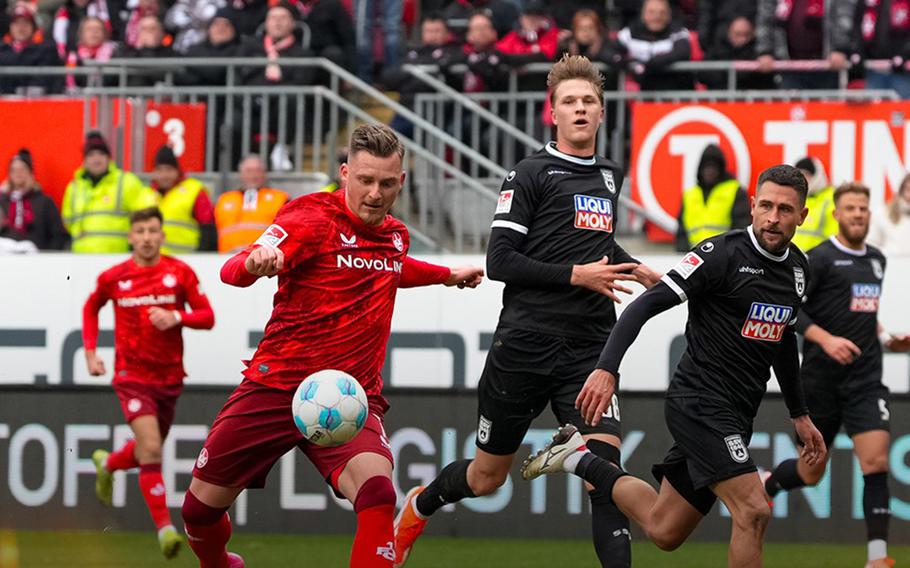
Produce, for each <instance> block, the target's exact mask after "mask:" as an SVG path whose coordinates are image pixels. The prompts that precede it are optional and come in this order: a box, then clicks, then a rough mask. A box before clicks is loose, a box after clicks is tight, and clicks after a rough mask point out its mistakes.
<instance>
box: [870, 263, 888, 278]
mask: <svg viewBox="0 0 910 568" xmlns="http://www.w3.org/2000/svg"><path fill="white" fill-rule="evenodd" d="M869 262H870V263H871V264H872V274H874V275H875V277H876V278H878V279H879V280H881V279H882V278H884V277H885V269H884V267H883V266H882V263H881V262H879V260H878V259H877V258H873V259H872V260H871V261H869Z"/></svg>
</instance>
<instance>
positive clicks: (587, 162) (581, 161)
mask: <svg viewBox="0 0 910 568" xmlns="http://www.w3.org/2000/svg"><path fill="white" fill-rule="evenodd" d="M544 147H545V148H546V149H547V152H548V153H549V154H550V155H552V156H556V157H557V158H559V159H561V160H565V161H567V162H572V163H573V164H578V165H580V166H593V165H594V164H596V163H597V156H591V157H590V158H579V157H578V156H572V155H570V154H566V153H564V152H560V151H559V150H557V149H556V142H548V143H547V145H546V146H544Z"/></svg>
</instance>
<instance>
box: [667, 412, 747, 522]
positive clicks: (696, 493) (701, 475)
mask: <svg viewBox="0 0 910 568" xmlns="http://www.w3.org/2000/svg"><path fill="white" fill-rule="evenodd" d="M664 416H665V417H666V420H667V429H668V430H669V431H670V435H671V436H673V441H674V442H675V443H674V444H673V447H671V448H670V451H669V452H667V456H666V457H665V458H664V461H663V463H659V464H656V465H655V466H654V467H652V468H651V472H652V473H653V474H654V477H656V478H657V482H658V483H660V482H661V481H663V479H664V478H665V477H666V478H667V481H669V482H670V485H672V486H673V488H674V489H676V491H678V492H679V494H680V495H682V496H683V497H684V498H685V499H686V501H688V502H689V503H691V504H692V506H693V507H695V508H696V509H698V511H700V512H701V514H703V515H707V514H708V512H710V511H711V507H713V506H714V502H715V501H717V496H716V495H714V492H713V491H711V485H713V484H715V483H718V482H720V481H724V480H725V479H730V478H733V477H736V476H738V475H744V474H747V473H752V472H755V471H757V468H756V467H755V463H754V462H753V461H752V456H751V455H749V441H750V440H751V439H752V421H751V420H748V419H745V418H744V417H743V416H741V414H740V413H739V412H737V411H735V410H733V409H731V408H728V407H725V406H723V405H722V404H720V403H718V402H715V401H713V400H706V399H704V398H700V397H697V396H691V397H679V398H677V397H674V398H668V399H667V400H666V402H665V404H664Z"/></svg>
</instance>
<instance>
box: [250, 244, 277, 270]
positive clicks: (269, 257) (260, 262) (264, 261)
mask: <svg viewBox="0 0 910 568" xmlns="http://www.w3.org/2000/svg"><path fill="white" fill-rule="evenodd" d="M245 266H246V271H247V272H249V273H250V274H252V275H254V276H275V275H276V274H278V273H279V272H281V269H282V268H284V253H283V252H281V249H279V248H275V247H269V246H260V247H256V248H255V249H253V252H251V253H250V256H248V257H247V258H246V263H245Z"/></svg>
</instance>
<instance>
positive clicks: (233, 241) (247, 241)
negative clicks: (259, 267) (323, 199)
mask: <svg viewBox="0 0 910 568" xmlns="http://www.w3.org/2000/svg"><path fill="white" fill-rule="evenodd" d="M237 169H238V170H240V171H239V173H240V183H241V184H242V187H241V188H240V189H235V190H233V191H227V192H225V193H223V194H221V197H219V198H218V202H217V204H216V205H215V224H216V225H217V227H218V252H228V253H231V254H233V253H235V252H238V251H241V250H243V249H244V248H246V247H247V246H249V245H251V244H252V243H254V242H255V241H256V239H258V238H259V235H261V234H262V233H263V232H264V231H265V230H266V229H267V228H268V227H269V225H271V224H272V221H273V220H274V219H275V215H276V214H277V213H278V210H279V209H281V206H282V205H284V204H285V202H286V201H287V200H288V194H287V193H285V192H283V191H281V190H279V189H271V188H269V187H266V186H265V184H266V177H265V164H263V163H262V160H261V159H260V158H259V156H257V155H255V154H254V155H251V156H248V157H246V158H244V160H243V161H242V162H240V165H239V166H238V167H237Z"/></svg>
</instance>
